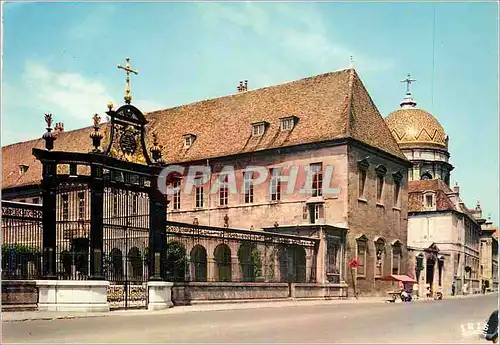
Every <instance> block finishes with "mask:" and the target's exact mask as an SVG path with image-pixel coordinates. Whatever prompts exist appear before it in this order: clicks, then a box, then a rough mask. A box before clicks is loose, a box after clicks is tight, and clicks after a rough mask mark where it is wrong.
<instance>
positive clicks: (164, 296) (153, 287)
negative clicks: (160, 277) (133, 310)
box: [148, 281, 174, 310]
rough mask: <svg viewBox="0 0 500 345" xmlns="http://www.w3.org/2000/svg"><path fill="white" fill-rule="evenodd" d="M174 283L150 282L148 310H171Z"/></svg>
mask: <svg viewBox="0 0 500 345" xmlns="http://www.w3.org/2000/svg"><path fill="white" fill-rule="evenodd" d="M173 285H174V284H173V283H167V282H155V281H152V282H148V294H149V295H148V297H149V299H148V310H162V309H167V308H171V307H172V306H173V305H174V304H173V303H172V286H173Z"/></svg>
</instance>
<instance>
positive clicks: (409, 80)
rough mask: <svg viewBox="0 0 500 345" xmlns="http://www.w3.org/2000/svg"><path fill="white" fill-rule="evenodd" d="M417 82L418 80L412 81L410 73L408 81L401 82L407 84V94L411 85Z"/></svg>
mask: <svg viewBox="0 0 500 345" xmlns="http://www.w3.org/2000/svg"><path fill="white" fill-rule="evenodd" d="M415 81H417V80H416V79H411V76H410V73H408V76H407V77H406V79H403V80H401V82H402V83H406V92H407V93H409V92H410V84H411V83H413V82H415Z"/></svg>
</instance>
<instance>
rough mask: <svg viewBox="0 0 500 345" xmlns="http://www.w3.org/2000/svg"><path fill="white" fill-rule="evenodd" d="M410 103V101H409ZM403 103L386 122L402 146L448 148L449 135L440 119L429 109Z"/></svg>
mask: <svg viewBox="0 0 500 345" xmlns="http://www.w3.org/2000/svg"><path fill="white" fill-rule="evenodd" d="M407 104H408V103H407ZM407 104H403V103H402V108H401V109H398V110H396V111H394V112H392V113H391V114H389V116H387V117H386V119H385V122H386V124H387V126H388V127H389V129H390V131H391V133H392V135H393V136H394V139H396V141H397V143H398V145H399V147H400V148H402V149H403V148H442V149H445V150H447V148H448V136H447V135H446V133H445V132H444V129H443V126H441V124H440V123H439V121H438V120H437V119H436V118H435V117H434V116H432V115H431V114H429V113H428V112H427V111H425V110H422V109H418V108H415V105H416V103H413V104H411V105H410V106H408V105H407Z"/></svg>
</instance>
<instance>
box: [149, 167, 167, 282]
mask: <svg viewBox="0 0 500 345" xmlns="http://www.w3.org/2000/svg"><path fill="white" fill-rule="evenodd" d="M166 228H167V207H166V203H165V196H164V195H163V194H162V193H161V191H160V190H158V178H157V177H154V176H153V177H152V179H151V191H150V193H149V266H148V276H149V280H151V281H161V280H163V279H164V275H165V260H166V251H165V232H166Z"/></svg>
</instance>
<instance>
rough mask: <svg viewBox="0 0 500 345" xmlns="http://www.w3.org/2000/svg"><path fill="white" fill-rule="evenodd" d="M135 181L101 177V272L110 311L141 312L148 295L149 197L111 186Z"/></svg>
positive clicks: (114, 173)
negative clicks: (102, 229) (130, 310)
mask: <svg viewBox="0 0 500 345" xmlns="http://www.w3.org/2000/svg"><path fill="white" fill-rule="evenodd" d="M131 176H134V177H137V184H139V183H140V181H141V180H143V179H141V178H139V176H137V175H133V174H131V173H126V172H119V171H116V170H110V171H109V170H108V171H107V172H106V171H105V173H104V183H105V188H104V203H103V223H104V241H103V242H104V243H103V249H104V272H105V277H106V279H107V280H109V282H110V287H109V290H108V302H109V304H110V308H112V309H116V308H144V307H146V306H147V300H148V291H147V281H148V260H147V257H148V241H149V196H148V194H147V193H145V192H142V191H138V190H134V188H133V186H134V185H135V184H131V186H130V187H129V188H126V189H125V188H120V187H117V186H116V185H115V186H113V184H115V183H118V184H121V183H124V182H125V179H128V180H129V181H128V182H130V180H133V178H132V179H131V178H130V177H131Z"/></svg>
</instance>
